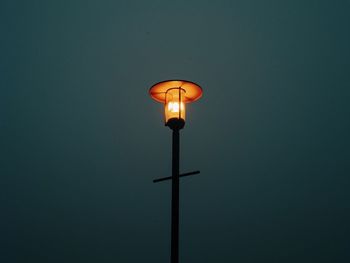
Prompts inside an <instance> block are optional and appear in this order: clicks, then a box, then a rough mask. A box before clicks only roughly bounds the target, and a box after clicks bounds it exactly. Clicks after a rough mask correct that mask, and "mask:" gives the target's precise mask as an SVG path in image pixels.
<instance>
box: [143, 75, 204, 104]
mask: <svg viewBox="0 0 350 263" xmlns="http://www.w3.org/2000/svg"><path fill="white" fill-rule="evenodd" d="M178 88H181V89H182V90H183V91H184V97H183V102H185V103H190V102H194V101H196V100H198V99H199V98H200V97H201V96H202V94H203V89H202V88H201V86H199V85H198V84H196V83H194V82H192V81H187V80H165V81H161V82H158V83H156V84H154V85H153V86H152V87H151V88H150V89H149V94H150V96H151V97H152V99H154V100H155V101H158V102H161V103H165V99H166V93H167V91H168V90H169V89H178Z"/></svg>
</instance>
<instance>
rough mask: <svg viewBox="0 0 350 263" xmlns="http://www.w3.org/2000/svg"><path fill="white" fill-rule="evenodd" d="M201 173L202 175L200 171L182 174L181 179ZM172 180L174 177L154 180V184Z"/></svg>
mask: <svg viewBox="0 0 350 263" xmlns="http://www.w3.org/2000/svg"><path fill="white" fill-rule="evenodd" d="M199 173H200V171H194V172H189V173H184V174H180V175H179V177H185V176H190V175H194V174H199ZM171 178H172V176H168V177H163V178H158V179H154V180H153V183H158V182H162V181H166V180H170V179H171Z"/></svg>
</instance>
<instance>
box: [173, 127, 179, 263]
mask: <svg viewBox="0 0 350 263" xmlns="http://www.w3.org/2000/svg"><path fill="white" fill-rule="evenodd" d="M172 147H173V149H172V151H173V153H172V155H173V156H172V192H171V263H178V262H179V162H180V160H179V159H180V132H179V129H173V146H172Z"/></svg>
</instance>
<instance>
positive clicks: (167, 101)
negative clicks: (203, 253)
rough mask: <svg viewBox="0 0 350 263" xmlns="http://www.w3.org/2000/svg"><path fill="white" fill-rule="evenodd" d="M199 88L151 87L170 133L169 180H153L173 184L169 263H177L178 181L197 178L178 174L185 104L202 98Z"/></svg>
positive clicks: (182, 84)
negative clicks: (161, 106)
mask: <svg viewBox="0 0 350 263" xmlns="http://www.w3.org/2000/svg"><path fill="white" fill-rule="evenodd" d="M202 93H203V91H202V88H201V87H200V86H199V85H197V84H196V83H193V82H190V81H186V80H167V81H162V82H159V83H157V84H155V85H153V86H152V87H151V88H150V90H149V94H150V95H151V97H152V98H153V99H154V100H156V101H158V102H161V103H163V104H164V116H165V120H164V121H165V126H168V127H169V128H170V129H172V131H173V139H172V176H169V177H163V178H159V179H155V180H153V182H155V183H156V182H160V181H165V180H171V181H172V188H171V193H172V194H171V263H178V262H179V178H180V177H183V176H189V175H194V174H198V173H199V171H194V172H189V173H184V174H180V173H179V164H180V133H179V131H180V130H181V129H182V128H183V127H184V126H185V119H186V106H185V105H186V103H190V102H194V101H196V100H198V99H199V98H200V97H201V96H202Z"/></svg>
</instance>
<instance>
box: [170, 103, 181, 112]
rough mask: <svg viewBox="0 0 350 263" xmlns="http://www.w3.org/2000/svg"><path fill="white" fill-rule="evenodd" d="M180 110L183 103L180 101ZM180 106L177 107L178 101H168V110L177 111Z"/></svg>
mask: <svg viewBox="0 0 350 263" xmlns="http://www.w3.org/2000/svg"><path fill="white" fill-rule="evenodd" d="M180 105H181V110H183V109H184V104H183V102H181V104H180ZM179 110H180V107H179V103H178V102H169V103H168V111H170V112H179Z"/></svg>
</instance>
